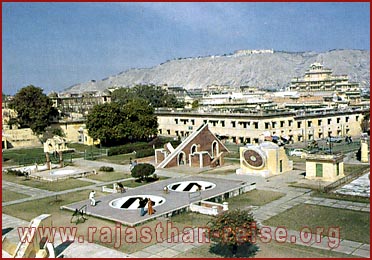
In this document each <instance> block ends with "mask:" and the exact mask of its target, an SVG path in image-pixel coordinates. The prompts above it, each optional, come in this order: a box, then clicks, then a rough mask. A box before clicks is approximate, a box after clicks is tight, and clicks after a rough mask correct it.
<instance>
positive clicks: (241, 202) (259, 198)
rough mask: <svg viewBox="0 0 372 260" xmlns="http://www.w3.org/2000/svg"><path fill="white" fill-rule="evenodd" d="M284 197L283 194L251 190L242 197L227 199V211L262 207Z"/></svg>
mask: <svg viewBox="0 0 372 260" xmlns="http://www.w3.org/2000/svg"><path fill="white" fill-rule="evenodd" d="M283 196H285V194H284V193H281V192H276V191H266V190H252V191H250V192H247V193H244V194H242V195H239V196H236V197H232V198H229V199H227V200H226V201H227V202H229V209H236V208H244V207H247V206H262V205H265V204H267V203H269V202H272V201H274V200H277V199H280V198H281V197H283Z"/></svg>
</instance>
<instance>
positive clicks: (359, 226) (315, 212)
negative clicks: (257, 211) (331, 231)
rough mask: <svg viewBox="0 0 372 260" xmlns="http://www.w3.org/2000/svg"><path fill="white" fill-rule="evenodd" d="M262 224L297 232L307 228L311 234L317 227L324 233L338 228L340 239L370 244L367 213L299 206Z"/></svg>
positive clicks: (305, 205) (306, 205)
mask: <svg viewBox="0 0 372 260" xmlns="http://www.w3.org/2000/svg"><path fill="white" fill-rule="evenodd" d="M263 224H265V225H270V226H285V227H286V228H287V229H293V230H297V231H300V230H301V229H302V228H303V227H306V226H307V227H309V228H310V229H311V230H312V231H313V232H315V230H316V228H317V227H323V228H324V230H325V231H326V230H328V228H329V227H339V228H340V238H341V239H347V240H352V241H358V242H362V243H367V244H369V243H370V241H369V232H366V230H369V213H368V212H359V211H353V210H347V209H337V208H330V207H323V206H316V205H308V204H301V205H297V206H295V207H293V208H291V209H289V210H287V211H285V212H283V213H281V214H279V215H276V216H274V217H272V218H270V219H268V220H265V221H264V222H263ZM366 228H367V229H366ZM324 235H326V233H324Z"/></svg>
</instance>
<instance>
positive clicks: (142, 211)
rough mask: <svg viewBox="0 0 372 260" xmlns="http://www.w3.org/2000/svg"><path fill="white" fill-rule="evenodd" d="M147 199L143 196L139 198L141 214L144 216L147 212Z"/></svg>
mask: <svg viewBox="0 0 372 260" xmlns="http://www.w3.org/2000/svg"><path fill="white" fill-rule="evenodd" d="M145 206H146V201H145V200H144V199H143V198H139V208H140V216H141V217H143V216H144V215H145V214H146V212H145Z"/></svg>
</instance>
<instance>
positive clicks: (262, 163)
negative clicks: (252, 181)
mask: <svg viewBox="0 0 372 260" xmlns="http://www.w3.org/2000/svg"><path fill="white" fill-rule="evenodd" d="M292 169H293V162H292V161H290V160H289V159H288V157H287V155H286V153H285V150H284V148H283V147H279V146H278V145H276V144H274V143H272V142H262V143H260V144H259V145H247V146H245V147H240V168H239V169H237V170H236V173H237V174H248V175H257V176H263V177H268V176H272V175H278V174H282V173H283V172H287V171H290V170H292Z"/></svg>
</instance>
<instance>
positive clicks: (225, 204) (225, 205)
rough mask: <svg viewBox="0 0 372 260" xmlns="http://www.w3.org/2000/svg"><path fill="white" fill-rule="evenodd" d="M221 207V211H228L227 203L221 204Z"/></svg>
mask: <svg viewBox="0 0 372 260" xmlns="http://www.w3.org/2000/svg"><path fill="white" fill-rule="evenodd" d="M222 205H223V208H222V210H223V211H227V210H229V203H228V202H227V201H225V202H224V203H222Z"/></svg>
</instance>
